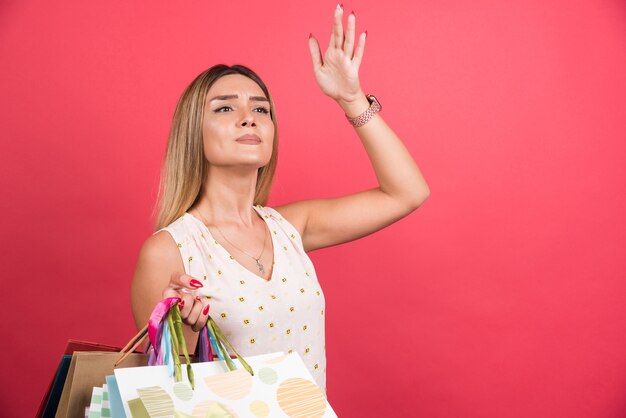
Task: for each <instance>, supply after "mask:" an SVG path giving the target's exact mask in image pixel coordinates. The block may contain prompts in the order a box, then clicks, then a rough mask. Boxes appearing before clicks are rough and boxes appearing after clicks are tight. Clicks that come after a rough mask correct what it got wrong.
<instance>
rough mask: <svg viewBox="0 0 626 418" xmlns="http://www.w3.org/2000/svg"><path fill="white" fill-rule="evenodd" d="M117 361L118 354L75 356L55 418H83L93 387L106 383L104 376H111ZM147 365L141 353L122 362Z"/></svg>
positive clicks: (77, 352)
mask: <svg viewBox="0 0 626 418" xmlns="http://www.w3.org/2000/svg"><path fill="white" fill-rule="evenodd" d="M119 357H120V354H119V353H110V352H97V351H94V352H84V351H76V352H74V354H73V355H72V361H71V363H70V367H69V371H68V373H67V378H66V379H65V385H64V386H63V393H62V394H61V400H60V402H59V407H58V408H57V412H56V415H55V417H56V418H65V417H69V418H74V417H83V416H84V415H85V407H86V406H89V404H90V401H91V394H92V392H93V388H94V386H100V387H101V386H102V385H103V383H105V382H106V376H108V375H111V374H113V369H114V367H113V366H114V364H115V362H116V361H117V360H118V359H119ZM146 364H148V355H147V354H140V353H133V354H130V355H129V356H128V358H127V359H126V362H125V366H126V367H133V366H145V365H146Z"/></svg>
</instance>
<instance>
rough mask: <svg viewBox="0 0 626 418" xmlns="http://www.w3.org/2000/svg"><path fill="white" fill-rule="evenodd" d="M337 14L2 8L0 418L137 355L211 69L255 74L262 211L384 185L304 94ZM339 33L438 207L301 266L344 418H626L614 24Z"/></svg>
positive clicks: (510, 23) (437, 21)
mask: <svg viewBox="0 0 626 418" xmlns="http://www.w3.org/2000/svg"><path fill="white" fill-rule="evenodd" d="M334 6H335V3H333V2H330V1H309V2H296V1H271V2H268V1H254V2H252V1H249V2H214V1H207V0H205V1H192V0H190V1H185V2H172V1H150V2H129V1H105V2H85V1H65V2H63V6H61V4H60V3H57V2H49V1H17V0H14V1H4V2H2V5H1V6H0V97H1V98H2V99H1V100H0V122H1V127H2V134H1V135H2V148H1V149H2V151H1V153H0V193H1V198H0V208H1V216H0V225H1V228H2V229H1V231H2V240H1V241H0V245H1V254H2V257H1V259H2V266H1V267H2V276H3V278H2V283H3V288H4V290H3V295H4V300H5V303H4V304H3V315H2V316H3V319H2V321H0V323H1V324H2V325H0V326H1V327H2V336H1V337H0V339H1V340H2V343H1V344H0V347H1V348H0V350H2V358H3V367H2V371H1V373H0V376H1V379H2V381H3V383H2V388H3V390H2V391H1V392H0V409H1V410H2V411H3V413H2V415H3V416H11V417H13V416H32V414H33V413H34V411H35V410H36V407H37V405H38V403H39V400H40V397H41V396H42V392H43V391H44V389H45V387H46V385H47V384H48V381H49V379H50V376H51V375H52V373H53V372H54V370H55V368H56V366H57V363H58V361H59V359H60V354H61V351H62V349H63V347H64V345H65V342H66V340H67V339H68V338H79V339H85V340H90V341H98V342H102V343H108V344H114V345H120V344H124V343H126V341H127V340H128V339H129V338H130V337H131V336H132V335H133V334H134V328H133V323H132V320H131V313H130V307H129V283H130V279H131V277H132V274H133V269H134V264H135V261H136V257H137V254H138V250H139V248H140V245H141V244H142V242H143V240H144V239H145V238H147V236H148V235H149V234H150V233H151V227H152V221H151V219H150V214H151V209H152V205H153V204H154V200H155V196H156V189H157V184H158V175H159V165H160V163H161V157H162V155H163V151H164V147H165V141H166V137H167V132H168V127H169V123H170V120H171V116H172V112H173V109H174V106H175V104H176V100H177V99H178V97H179V95H180V94H181V93H182V91H183V89H184V88H185V87H186V86H187V85H188V84H189V82H190V81H191V80H192V79H193V78H194V77H195V76H196V75H197V74H198V73H200V72H201V71H203V70H204V69H206V68H208V67H209V66H211V65H212V64H215V63H218V62H224V63H227V64H234V63H243V64H246V65H249V66H250V67H252V68H253V69H255V70H256V71H257V72H258V73H259V74H260V75H261V77H263V78H264V80H265V81H266V82H267V84H268V86H269V88H270V90H271V91H272V93H273V95H274V98H275V100H276V104H277V111H278V116H279V123H280V126H281V145H280V162H279V169H278V172H277V177H276V182H275V187H274V189H273V194H272V197H271V200H270V206H272V205H277V204H280V203H284V202H288V201H292V200H297V199H303V198H312V197H332V196H339V195H343V194H347V193H351V192H354V191H357V190H361V189H365V188H369V187H373V186H376V185H377V183H376V179H375V176H374V173H373V170H372V169H371V167H370V165H369V161H368V159H367V156H366V154H365V152H364V150H363V147H362V146H361V144H360V142H359V139H358V137H357V136H356V135H355V133H354V132H353V130H352V129H351V128H350V126H349V125H348V124H347V123H346V121H345V119H344V116H343V114H342V112H341V109H340V108H339V107H338V106H337V105H336V104H335V103H333V102H332V100H330V99H328V98H327V97H325V96H324V95H323V94H322V93H321V91H320V90H319V88H318V87H317V85H316V84H315V81H314V79H313V75H312V71H311V64H310V58H309V52H308V49H307V38H308V35H309V32H313V33H314V34H315V35H316V36H317V37H318V38H319V39H320V42H321V44H322V46H323V47H324V49H325V48H326V45H327V43H328V36H329V34H330V23H331V15H332V10H333V7H334ZM345 9H346V12H350V10H352V9H354V10H355V11H356V15H357V27H358V29H360V30H365V29H367V30H368V33H369V38H368V43H367V46H366V51H365V58H364V61H363V65H362V68H361V80H362V85H363V87H364V90H365V91H366V92H372V93H375V94H376V95H377V96H378V97H379V99H380V100H381V102H382V103H383V107H384V109H383V112H382V115H383V117H384V118H385V120H386V121H387V122H388V123H389V124H390V125H391V127H392V128H393V129H394V130H395V131H396V132H397V133H398V135H399V136H400V137H401V138H402V139H403V141H404V143H405V144H406V145H407V147H408V148H409V150H410V151H411V154H412V155H413V156H414V157H415V159H416V161H417V162H418V164H419V166H420V168H421V169H422V171H423V173H424V175H425V177H426V179H427V181H428V184H429V185H430V188H431V191H432V193H431V196H430V198H429V200H428V201H427V202H426V203H425V204H424V206H422V207H421V208H420V209H418V210H417V211H416V212H415V213H413V214H412V215H410V216H409V217H408V218H405V219H403V220H402V221H400V222H398V223H396V224H394V225H392V226H391V227H389V228H387V229H385V230H383V231H381V232H379V233H376V234H374V235H371V236H369V237H367V238H365V239H361V240H359V241H356V242H352V243H349V244H346V245H342V246H338V247H333V248H328V249H324V250H320V251H317V252H313V253H311V258H312V259H313V261H314V262H315V265H316V268H317V273H318V276H319V278H320V281H321V282H322V285H323V287H324V289H325V293H326V299H327V314H328V316H327V327H328V333H327V350H328V360H329V364H328V390H329V392H328V395H329V400H330V402H331V404H332V405H333V407H334V408H335V410H336V411H337V413H338V414H339V416H341V417H374V416H391V415H393V416H402V417H405V416H406V417H409V416H423V417H480V418H491V417H493V418H496V417H556V416H561V417H570V418H577V417H623V416H625V415H626V332H625V328H626V304H625V298H626V281H625V280H624V279H625V272H626V269H625V267H626V257H625V256H624V253H625V250H626V234H625V226H626V225H625V216H624V213H626V193H625V190H626V188H625V179H626V165H625V163H626V141H625V139H626V135H625V134H626V122H625V121H626V5H625V4H624V3H623V2H621V1H617V0H615V1H608V0H597V1H576V2H571V1H539V0H531V1H524V2H496V1H484V0H480V1H467V2H460V1H439V0H438V1H418V2H415V3H409V2H400V1H396V2H394V1H379V2H374V1H354V2H352V3H345ZM363 210H367V208H363ZM389 411H393V412H389Z"/></svg>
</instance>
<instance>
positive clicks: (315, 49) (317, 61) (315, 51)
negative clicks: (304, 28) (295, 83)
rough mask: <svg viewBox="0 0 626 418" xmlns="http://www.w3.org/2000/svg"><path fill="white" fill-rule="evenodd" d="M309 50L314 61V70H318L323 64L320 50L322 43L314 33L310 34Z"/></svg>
mask: <svg viewBox="0 0 626 418" xmlns="http://www.w3.org/2000/svg"><path fill="white" fill-rule="evenodd" d="M309 52H310V53H311V61H313V70H317V69H318V68H319V67H321V66H322V64H323V61H322V53H321V51H320V45H319V44H318V43H317V39H315V38H314V37H313V35H311V36H309Z"/></svg>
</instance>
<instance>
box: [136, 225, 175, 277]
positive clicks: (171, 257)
mask: <svg viewBox="0 0 626 418" xmlns="http://www.w3.org/2000/svg"><path fill="white" fill-rule="evenodd" d="M182 268H183V265H182V260H181V257H180V251H179V249H178V245H177V243H176V242H175V241H174V238H173V237H172V235H170V233H169V232H167V231H166V230H161V231H159V232H157V233H155V234H154V235H152V236H150V237H148V238H147V239H146V240H145V241H144V243H143V245H142V246H141V250H140V251H139V258H138V260H137V272H136V273H140V274H136V275H135V278H136V279H137V278H139V279H141V278H145V279H149V278H150V277H154V273H156V272H166V271H167V272H170V273H171V272H174V271H178V270H181V269H182ZM141 273H143V274H141ZM159 275H160V274H159Z"/></svg>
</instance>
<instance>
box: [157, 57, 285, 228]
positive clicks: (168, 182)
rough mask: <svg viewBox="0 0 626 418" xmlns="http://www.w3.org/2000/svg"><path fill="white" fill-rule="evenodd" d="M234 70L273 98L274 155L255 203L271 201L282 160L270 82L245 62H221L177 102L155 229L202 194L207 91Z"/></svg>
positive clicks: (263, 170)
mask: <svg viewBox="0 0 626 418" xmlns="http://www.w3.org/2000/svg"><path fill="white" fill-rule="evenodd" d="M230 74H241V75H243V76H246V77H248V78H249V79H251V80H252V81H254V82H256V83H257V84H258V85H259V87H260V88H261V90H263V93H265V95H266V96H267V98H268V99H269V101H270V116H271V118H272V122H273V123H274V140H273V148H272V156H271V158H270V161H269V162H268V163H267V164H266V165H265V166H263V167H261V168H259V170H258V174H257V181H256V187H255V192H254V201H253V204H254V205H262V206H264V205H265V204H267V200H268V198H269V194H270V189H271V187H272V181H273V180H274V173H275V171H276V165H277V162H278V124H277V121H276V112H275V109H274V102H273V100H272V97H271V96H270V93H269V90H268V89H267V86H266V85H265V83H263V80H261V78H260V77H259V76H258V75H257V74H256V73H255V72H254V71H252V70H251V69H249V68H248V67H245V66H243V65H233V66H227V65H224V64H217V65H214V66H213V67H211V68H209V69H208V70H206V71H204V72H203V73H201V74H200V75H198V76H197V77H196V79H195V80H193V81H192V82H191V84H190V85H189V86H188V87H187V88H186V89H185V91H184V92H183V94H182V96H181V97H180V99H179V100H178V103H177V104H176V110H175V111H174V117H173V118H172V126H171V129H170V134H169V137H168V140H167V148H166V151H165V157H164V160H163V166H162V167H161V180H160V184H159V195H158V198H157V202H156V205H155V212H156V214H157V216H156V225H155V228H154V230H155V231H158V230H159V229H161V228H163V227H165V226H167V225H169V224H170V223H172V222H173V221H174V220H176V219H178V218H179V217H180V216H182V215H183V214H184V213H185V212H186V211H187V210H188V209H189V208H190V207H192V206H193V205H194V203H196V201H197V199H198V198H199V197H200V193H201V191H202V183H203V181H204V179H205V178H206V176H207V172H208V161H207V160H206V159H205V157H204V150H203V142H202V120H203V115H204V104H205V101H206V95H207V93H208V91H209V89H210V88H211V86H212V85H213V84H214V83H215V82H216V81H217V80H218V79H219V78H221V77H223V76H226V75H230Z"/></svg>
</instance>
